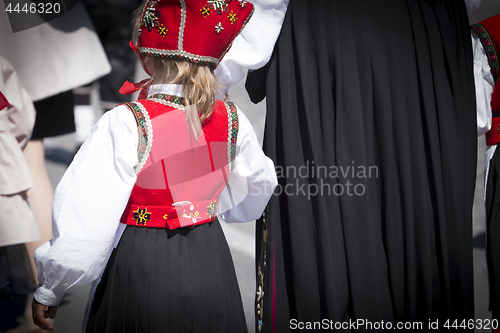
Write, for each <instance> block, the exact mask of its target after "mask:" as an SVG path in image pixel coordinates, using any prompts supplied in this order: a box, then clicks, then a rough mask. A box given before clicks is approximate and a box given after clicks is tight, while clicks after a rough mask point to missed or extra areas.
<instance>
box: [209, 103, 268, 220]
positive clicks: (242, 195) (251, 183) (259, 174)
mask: <svg viewBox="0 0 500 333" xmlns="http://www.w3.org/2000/svg"><path fill="white" fill-rule="evenodd" d="M237 114H238V121H239V130H238V136H237V141H236V158H235V160H234V166H233V168H232V170H231V174H230V175H229V180H228V183H227V185H226V187H225V189H224V191H223V192H222V193H221V195H220V197H219V205H218V214H219V216H220V217H221V218H222V219H223V220H224V221H226V222H229V223H231V222H248V221H252V220H255V219H258V218H260V216H261V215H262V213H263V212H264V209H265V208H266V206H267V203H268V201H269V199H270V198H271V195H272V194H273V193H274V189H275V188H276V186H277V185H278V180H277V178H276V170H275V168H274V163H273V161H272V160H271V159H270V158H269V157H267V156H266V155H265V154H264V152H263V151H262V148H261V147H260V144H259V141H258V139H257V135H256V134H255V132H254V130H253V127H252V125H251V124H250V121H249V120H248V119H247V117H246V116H245V115H244V114H243V112H241V111H240V109H238V108H237Z"/></svg>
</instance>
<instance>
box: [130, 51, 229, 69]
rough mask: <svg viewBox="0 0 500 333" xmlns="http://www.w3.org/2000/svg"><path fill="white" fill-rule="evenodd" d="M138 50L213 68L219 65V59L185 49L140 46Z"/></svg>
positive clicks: (146, 54) (142, 52) (147, 54)
mask: <svg viewBox="0 0 500 333" xmlns="http://www.w3.org/2000/svg"><path fill="white" fill-rule="evenodd" d="M139 52H141V54H143V55H145V56H151V57H168V58H181V59H185V60H188V61H191V62H194V63H197V64H201V65H211V66H212V67H213V68H215V67H217V66H218V65H219V59H216V58H213V57H208V56H199V55H196V54H192V53H189V52H186V51H179V50H162V49H154V48H151V47H140V48H139Z"/></svg>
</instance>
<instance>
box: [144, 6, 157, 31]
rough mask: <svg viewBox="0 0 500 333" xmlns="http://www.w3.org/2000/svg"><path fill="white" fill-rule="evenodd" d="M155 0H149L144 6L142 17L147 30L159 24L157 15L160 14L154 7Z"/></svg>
mask: <svg viewBox="0 0 500 333" xmlns="http://www.w3.org/2000/svg"><path fill="white" fill-rule="evenodd" d="M155 5H156V1H155V0H153V1H150V2H149V3H148V5H147V6H146V9H145V11H144V16H143V18H142V20H143V23H144V25H145V26H146V27H147V28H148V31H151V30H153V28H154V27H157V26H158V25H159V23H158V17H159V16H160V14H161V13H160V11H159V10H156V9H155Z"/></svg>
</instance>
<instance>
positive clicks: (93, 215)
mask: <svg viewBox="0 0 500 333" xmlns="http://www.w3.org/2000/svg"><path fill="white" fill-rule="evenodd" d="M137 145H138V131H137V124H136V121H135V118H134V115H133V114H132V112H130V110H128V109H127V108H126V107H125V106H119V107H116V108H115V109H113V110H111V111H109V112H107V113H106V114H104V115H103V116H102V118H101V119H100V120H99V122H98V123H97V124H96V125H95V126H94V128H93V129H92V131H91V132H90V133H89V135H88V136H87V138H86V140H85V142H84V144H83V145H82V147H81V149H80V151H79V152H78V153H77V154H76V156H75V158H74V160H73V162H72V163H71V165H70V166H69V168H68V170H67V171H66V173H65V174H64V176H63V178H62V179H61V181H60V183H59V185H58V186H57V189H56V191H55V193H54V202H53V205H52V239H51V240H50V241H49V242H47V243H45V244H44V245H42V246H41V247H39V248H38V249H37V250H36V252H35V261H36V264H37V267H38V279H39V282H40V284H39V287H38V289H37V290H36V292H35V298H36V300H37V301H39V302H40V303H42V304H45V305H49V306H52V305H57V304H59V303H60V302H61V300H62V298H63V297H64V295H65V294H66V293H68V292H71V291H73V290H76V289H79V288H81V287H83V286H85V285H87V284H89V283H91V282H92V281H93V280H95V279H96V278H97V277H98V276H99V275H100V274H101V273H102V271H103V270H104V268H105V266H106V263H107V261H108V258H109V256H110V254H111V251H112V249H113V242H114V239H115V234H116V233H117V229H118V226H119V224H120V217H121V215H122V213H123V210H124V209H125V206H126V204H127V202H128V199H129V196H130V193H131V191H132V188H133V186H134V184H135V181H136V174H135V171H134V166H135V165H137V163H138V159H137Z"/></svg>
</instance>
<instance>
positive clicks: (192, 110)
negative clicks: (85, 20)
mask: <svg viewBox="0 0 500 333" xmlns="http://www.w3.org/2000/svg"><path fill="white" fill-rule="evenodd" d="M144 6H145V4H144V5H142V6H141V7H139V8H138V9H136V11H135V12H134V14H133V20H132V42H133V43H134V45H137V41H138V39H139V29H140V26H141V17H142V12H143V8H144ZM151 58H152V62H153V64H152V66H151V67H152V70H151V73H149V74H150V75H151V79H150V80H149V82H148V83H147V84H146V85H147V86H149V85H151V84H162V83H173V84H181V85H182V91H183V94H184V105H185V110H186V121H187V124H188V127H189V129H190V131H191V133H192V134H193V135H194V137H195V138H196V139H197V138H198V136H199V135H200V134H201V132H202V128H201V124H203V122H204V121H205V120H207V119H209V118H210V117H211V116H212V113H213V109H214V105H215V101H216V99H217V98H216V96H217V94H218V93H219V92H220V89H221V86H220V84H219V83H218V81H217V78H216V77H215V75H214V73H213V70H212V69H211V68H210V67H209V65H204V64H203V65H202V64H195V63H192V62H189V61H187V60H184V59H178V58H163V57H151ZM141 61H143V60H142V59H141ZM151 67H150V69H151Z"/></svg>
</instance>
